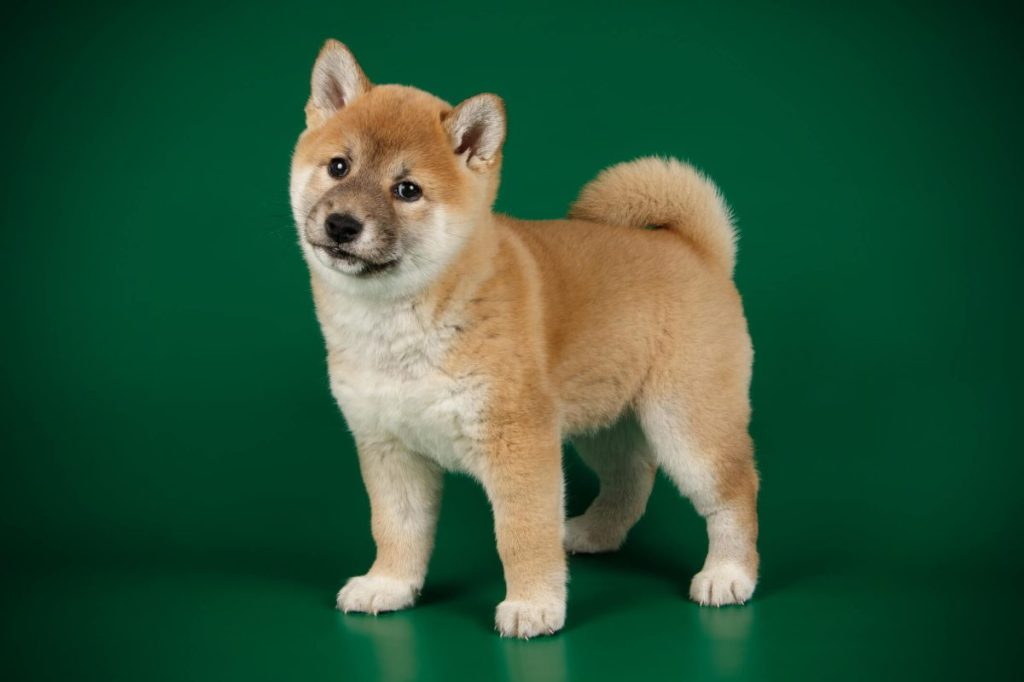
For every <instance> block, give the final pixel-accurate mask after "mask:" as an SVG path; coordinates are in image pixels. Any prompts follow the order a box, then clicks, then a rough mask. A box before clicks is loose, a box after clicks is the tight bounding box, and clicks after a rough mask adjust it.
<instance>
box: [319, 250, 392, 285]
mask: <svg viewBox="0 0 1024 682" xmlns="http://www.w3.org/2000/svg"><path fill="white" fill-rule="evenodd" d="M310 245H311V246H312V247H313V248H314V249H316V251H317V252H318V253H320V254H323V255H325V256H327V257H328V258H329V259H330V261H332V262H334V263H340V264H344V265H346V266H348V267H346V268H345V269H344V272H345V273H346V274H349V275H355V276H357V277H368V276H371V275H376V274H379V273H382V272H387V271H388V270H390V269H392V268H394V267H395V266H396V265H398V262H399V260H400V259H398V258H394V259H392V260H386V261H374V260H369V259H367V258H363V257H362V256H357V255H356V254H354V253H352V252H351V251H346V250H345V249H343V248H341V247H340V246H338V245H335V244H331V245H328V244H314V243H312V242H310ZM352 268H356V269H354V270H353V269H352Z"/></svg>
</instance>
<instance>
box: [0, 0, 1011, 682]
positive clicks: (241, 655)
mask: <svg viewBox="0 0 1024 682" xmlns="http://www.w3.org/2000/svg"><path fill="white" fill-rule="evenodd" d="M5 12H6V14H5V15H4V20H3V21H2V22H0V31H2V32H3V35H2V37H3V40H0V57H2V58H0V83H2V84H3V92H4V101H3V105H2V106H0V122H2V124H3V125H2V127H0V129H2V130H3V131H4V132H5V137H6V138H7V139H5V144H4V147H3V148H4V158H3V163H2V164H0V193H2V197H0V199H2V200H0V680H3V681H4V682H7V681H8V680H11V681H20V680H60V681H62V682H64V681H67V680H75V681H79V680H81V681H86V680H97V681H102V682H116V681H118V680H141V681H146V682H150V681H153V680H188V681H202V680H242V681H251V680H282V681H289V682H291V681H298V682H316V681H318V680H332V681H337V680H357V681H358V680H373V679H381V680H389V679H394V680H409V679H424V680H427V679H434V680H443V681H445V682H448V681H453V682H454V681H458V680H466V681H473V682H476V681H479V680H491V679H508V680H524V681H533V680H585V681H586V682H597V681H600V680H634V679H637V680H647V679H658V680H667V679H678V680H710V679H752V680H782V681H785V682H790V681H796V680H841V679H851V680H906V679H921V680H939V679H950V680H984V681H987V680H995V679H1019V678H1020V677H1021V674H1020V670H1021V668H1022V664H1024V660H1022V654H1021V651H1022V649H1024V646H1022V643H1024V626H1022V625H1021V622H1022V619H1024V591H1022V590H1021V589H1020V580H1021V578H1022V577H1024V532H1022V531H1024V525H1022V519H1024V496H1022V495H1021V488H1020V485H1021V481H1022V480H1024V458H1022V457H1021V438H1020V423H1021V415H1022V414H1024V405H1022V400H1021V395H1022V394H1021V389H1020V387H1021V386H1022V385H1024V354H1022V353H1021V352H1020V349H1021V346H1022V342H1021V339H1022V338H1024V314H1022V311H1024V307H1022V306H1021V292H1024V269H1022V268H1021V254H1022V253H1024V221H1022V219H1021V215H1022V212H1021V196H1022V194H1021V187H1024V164H1022V163H1021V158H1022V157H1024V126H1022V125H1021V120H1022V117H1021V112H1022V111H1024V47H1022V46H1024V41H1022V40H1021V37H1020V33H1021V31H1020V27H1021V26H1022V25H1024V24H1022V12H1021V9H1020V8H1019V7H1018V6H1015V5H1010V4H1006V3H1003V4H1000V3H995V2H992V3H988V2H975V3H947V2H939V1H933V2H917V1H916V0H908V1H905V2H885V3H864V2H854V1H853V0H838V1H837V2H830V3H820V2H811V1H810V0H781V1H780V2H773V3H770V4H769V3H729V2H675V1H672V2H669V1H667V0H666V1H664V2H662V1H659V0H649V1H648V0H643V1H638V2H630V3H620V2H612V1H611V0H590V1H589V2H586V3H583V2H541V3H529V2H521V3H502V4H501V5H500V6H499V5H497V4H495V3H480V2H479V1H478V0H450V1H449V2H437V3H410V4H407V5H401V6H399V5H398V4H392V3H382V2H369V1H365V2H359V3H354V2H344V1H343V0H292V1H290V2H287V3H282V2H271V1H269V0H267V1H263V0H253V1H252V2H247V3H244V4H242V3H238V4H236V6H231V5H230V4H217V3H209V2H207V1H200V0H178V1H177V2H174V3H166V2H153V3H132V2H119V1H118V0H97V2H92V3H71V2H61V1H59V0H55V1H54V2H34V3H21V4H18V5H17V6H12V7H10V8H7V9H5ZM328 37H335V38H338V39H341V40H342V41H344V42H346V43H347V44H348V45H349V46H350V47H351V48H352V50H353V52H354V53H355V55H356V57H357V58H358V59H359V60H360V62H361V64H362V66H363V68H364V69H365V71H366V73H367V75H368V77H369V78H370V79H372V80H374V81H376V82H401V83H410V84H414V85H418V86H420V87H422V88H425V89H428V90H430V91H432V92H435V93H437V94H438V95H439V96H441V97H443V98H445V99H447V100H449V101H458V100H461V99H463V98H466V97H469V96H471V95H473V94H476V93H479V92H495V93H498V94H500V95H501V96H502V97H503V98H504V99H505V102H506V106H507V111H508V117H509V134H508V141H507V144H506V146H505V149H504V159H505V160H504V166H503V171H502V187H501V190H500V194H499V198H498V201H497V208H498V209H499V210H501V211H505V212H508V213H511V214H514V215H517V216H520V217H525V218H542V217H557V216H561V215H564V214H565V211H566V209H567V207H568V206H569V205H570V203H571V202H572V200H573V199H574V197H575V195H576V192H577V191H578V189H579V188H580V187H581V186H582V185H583V183H585V182H586V181H587V180H589V179H590V178H592V177H593V176H594V175H595V174H596V173H597V172H598V171H599V170H600V169H601V168H603V167H605V166H607V165H610V164H613V163H616V162H619V161H623V160H626V159H630V158H634V157H637V156H641V155H649V154H660V155H674V156H678V157H680V158H684V159H689V160H691V161H693V162H694V163H695V164H696V165H698V166H699V167H701V168H702V169H704V170H706V171H707V172H708V173H709V174H710V175H711V176H712V177H713V178H714V179H715V180H716V181H718V183H719V184H720V185H721V187H722V188H723V191H724V193H725V196H726V198H727V199H728V201H729V203H730V205H731V206H732V208H733V209H734V211H735V215H736V217H737V220H738V227H739V231H740V235H741V237H740V243H739V263H738V266H737V270H736V279H737V284H738V286H739V289H740V291H741V292H742V294H743V297H744V306H745V309H746V312H747V316H748V319H749V322H750V328H751V333H752V336H753V339H754V346H755V349H756V360H755V368H754V384H753V387H752V402H753V406H754V423H753V425H752V433H753V436H754V439H755V442H756V444H757V458H758V467H759V470H760V472H761V474H762V483H763V485H762V492H761V497H760V500H759V507H760V514H761V538H760V547H761V552H762V566H761V568H762V576H761V582H760V586H759V588H758V591H757V593H756V595H755V598H754V600H753V601H752V602H751V603H750V604H749V605H748V606H746V607H743V608H725V609H722V610H710V609H701V608H699V607H697V606H695V605H693V604H691V603H689V602H688V601H687V600H686V599H685V595H686V592H687V587H688V582H689V579H690V577H691V576H692V575H693V573H694V572H695V571H696V570H698V568H699V567H700V564H701V562H702V560H703V558H704V557H703V555H704V551H705V544H706V540H705V537H704V530H703V528H702V525H701V523H700V520H699V519H698V518H697V517H696V514H695V513H694V511H693V510H692V508H691V507H690V506H689V504H688V503H687V502H686V501H685V500H682V499H681V498H680V497H679V496H678V494H677V493H676V492H675V491H674V490H673V489H672V488H671V486H669V485H667V484H666V483H665V481H663V480H662V481H659V483H658V485H657V487H656V490H655V493H654V496H653V498H652V501H651V504H650V507H649V509H648V514H647V515H646V516H645V518H644V519H643V520H642V521H641V522H640V524H639V525H638V527H637V528H636V529H635V531H634V533H633V534H632V535H631V536H630V539H629V541H628V543H627V545H626V547H625V548H624V550H623V551H622V552H621V553H620V554H618V555H614V556H604V557H574V558H573V559H572V561H571V564H572V566H571V568H572V582H571V585H570V601H569V610H568V622H567V626H566V629H565V631H564V632H563V633H561V634H559V635H557V636H555V637H553V638H550V639H542V640H537V641H532V642H528V643H524V642H510V641H503V640H501V639H500V638H498V637H497V635H495V634H494V633H493V631H492V619H493V609H494V607H495V605H496V604H497V603H498V602H499V601H500V600H501V598H502V596H503V595H502V590H503V587H502V582H501V566H500V564H499V562H498V559H497V554H496V551H495V547H494V536H493V530H492V524H491V515H490V510H489V508H488V506H487V503H486V499H485V497H484V495H483V493H482V492H481V491H480V490H479V488H478V487H477V486H475V485H474V484H472V483H471V482H470V481H468V480H466V479H461V478H452V479H451V480H450V481H448V483H447V492H446V497H445V500H444V505H443V511H442V517H441V522H440V530H439V538H438V546H437V552H436V553H435V556H434V560H433V563H432V565H431V571H430V575H429V576H428V580H427V584H426V587H425V590H424V594H423V599H422V603H421V604H420V605H419V606H418V607H417V608H415V609H414V610H412V611H409V612H407V613H402V614H396V615H388V616H382V617H380V618H377V619H374V618H370V617H362V616H356V615H353V616H344V615H341V614H339V613H338V612H336V611H335V610H333V598H334V594H335V593H336V592H337V590H338V588H339V587H340V586H341V584H343V582H344V580H345V579H346V578H347V577H349V576H351V575H354V574H358V573H361V572H363V571H365V570H366V568H367V566H368V565H369V563H370V561H371V560H372V557H373V547H372V543H371V541H370V533H369V519H368V516H369V514H368V505H367V501H366V495H365V492H364V490H363V486H362V484H361V482H360V479H359V471H358V467H357V464H356V458H355V453H354V452H353V445H352V441H351V438H350V436H349V435H348V432H347V431H346V429H345V425H344V423H343V421H342V419H341V417H340V416H339V414H338V410H337V408H336V407H335V405H334V404H333V401H332V399H331V396H330V393H329V391H328V389H327V381H326V373H325V366H324V348H323V342H322V339H321V336H320V331H319V329H318V327H317V324H316V321H315V319H314V315H313V306H312V302H311V300H310V292H309V281H308V273H307V271H306V268H305V265H304V264H303V262H302V259H301V257H300V253H299V249H298V247H297V245H296V233H295V229H294V226H293V224H292V218H291V216H290V211H289V206H288V198H287V186H288V177H287V175H288V164H289V155H290V153H291V150H292V148H293V145H294V141H295V137H296V135H297V134H298V132H299V129H300V127H301V126H302V122H303V113H302V109H303V105H304V103H305V100H306V98H307V96H308V90H309V70H310V68H311V66H312V62H313V59H314V56H315V54H316V52H317V50H318V48H319V46H320V45H321V44H322V42H323V41H324V39H326V38H328ZM614 322H615V321H614V320H609V324H614ZM567 462H568V465H567V471H568V475H569V480H570V486H569V501H568V503H569V507H570V510H571V511H573V512H578V511H579V510H581V509H582V508H583V507H584V506H585V505H586V503H587V501H588V500H589V498H590V496H592V495H593V494H594V487H593V486H594V481H593V479H592V477H590V475H589V474H588V473H587V472H586V471H584V470H582V469H581V467H579V466H578V464H577V462H576V460H575V459H574V456H573V455H570V456H569V457H568V458H567Z"/></svg>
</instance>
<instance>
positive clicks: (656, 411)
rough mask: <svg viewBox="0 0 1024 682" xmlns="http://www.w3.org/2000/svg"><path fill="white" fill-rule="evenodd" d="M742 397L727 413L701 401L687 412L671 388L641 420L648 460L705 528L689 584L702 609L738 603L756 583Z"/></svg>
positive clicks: (751, 477)
mask: <svg viewBox="0 0 1024 682" xmlns="http://www.w3.org/2000/svg"><path fill="white" fill-rule="evenodd" d="M745 400H746V398H745V396H744V397H743V399H742V401H743V402H742V404H738V403H736V402H735V401H734V402H733V404H734V405H736V409H733V410H729V409H725V407H724V406H723V405H722V404H721V403H719V404H718V405H716V404H715V400H714V399H707V398H706V397H705V399H704V400H703V401H702V403H701V408H702V409H701V410H700V411H699V412H691V413H690V414H687V411H686V410H684V409H681V408H679V407H678V406H679V405H682V404H685V401H684V400H683V396H682V395H680V392H678V391H672V392H667V393H663V394H662V396H661V399H660V400H658V401H650V402H649V403H648V404H647V405H646V406H645V408H644V410H643V412H642V415H641V421H642V424H643V429H644V433H645V434H646V435H647V438H648V441H649V442H650V445H651V448H652V451H653V453H654V457H655V460H656V461H657V462H658V464H659V465H660V466H661V467H662V469H663V470H664V471H665V473H666V474H667V475H668V476H669V478H671V479H672V481H673V482H674V483H675V484H676V486H677V487H678V488H679V490H680V492H682V493H683V494H684V495H686V496H687V497H688V498H690V500H691V501H692V502H693V505H694V507H696V509H697V511H698V512H699V513H700V514H701V515H702V516H703V517H704V519H705V521H706V523H707V531H708V555H707V559H706V560H705V561H704V567H703V568H702V569H701V571H700V572H699V573H698V574H697V575H696V576H694V578H693V581H692V582H691V584H690V598H691V599H692V600H694V601H696V602H698V603H700V604H702V605H712V606H722V605H724V604H742V603H743V602H745V601H747V600H748V599H750V597H751V596H752V595H753V593H754V586H755V585H756V583H757V568H758V554H757V487H758V480H757V471H756V470H755V468H754V458H753V443H752V441H751V439H750V436H749V435H748V434H747V417H748V414H749V409H748V408H747V407H746V403H745Z"/></svg>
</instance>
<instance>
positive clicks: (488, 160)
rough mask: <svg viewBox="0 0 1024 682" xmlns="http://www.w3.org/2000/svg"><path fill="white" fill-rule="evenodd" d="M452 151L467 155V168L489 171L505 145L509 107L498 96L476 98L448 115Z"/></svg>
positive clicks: (446, 127) (445, 124) (447, 124)
mask: <svg viewBox="0 0 1024 682" xmlns="http://www.w3.org/2000/svg"><path fill="white" fill-rule="evenodd" d="M442 123H443V124H444V128H445V130H447V131H448V137H449V138H450V139H451V142H452V148H453V149H454V150H455V153H456V154H457V155H459V156H462V155H463V154H465V155H466V165H467V166H469V167H470V168H471V169H473V170H475V171H483V170H488V169H489V168H491V167H492V166H493V164H494V163H495V162H496V161H497V160H498V157H499V155H500V153H501V145H502V144H503V143H504V142H505V103H504V102H502V101H501V98H500V97H498V96H497V95H476V96H475V97H470V98H469V99H467V100H466V101H464V102H462V103H461V104H459V106H457V107H455V108H454V109H452V110H451V111H449V112H447V113H446V114H445V115H444V117H443V119H442Z"/></svg>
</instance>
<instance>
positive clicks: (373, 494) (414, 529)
mask: <svg viewBox="0 0 1024 682" xmlns="http://www.w3.org/2000/svg"><path fill="white" fill-rule="evenodd" d="M356 440H357V445H358V447H359V468H360V470H361V471H362V475H363V482H364V483H365V484H366V492H367V493H368V494H369V497H370V515H371V527H372V530H373V540H374V542H375V543H376V545H377V559H376V561H374V562H373V566H372V567H371V568H370V570H369V571H368V572H367V574H366V575H362V576H358V577H355V578H351V579H350V580H349V581H348V582H347V583H345V586H344V587H343V588H342V589H341V592H339V593H338V608H339V609H341V610H342V611H344V612H346V613H347V612H349V611H361V612H364V613H373V614H376V613H379V612H381V611H397V610H399V609H404V608H408V607H409V606H412V604H413V602H414V601H416V596H417V595H418V594H419V591H420V589H421V588H422V587H423V579H424V578H425V577H426V573H427V563H428V562H429V560H430V553H431V551H432V550H433V548H434V531H435V529H436V527H437V515H438V511H439V508H440V503H441V481H442V475H441V471H440V470H439V469H438V468H437V466H436V465H435V464H434V463H433V462H430V461H429V460H427V459H426V458H425V457H422V456H421V455H417V454H416V453H413V452H410V451H409V450H407V449H406V448H404V447H402V446H401V445H400V444H398V443H395V442H394V441H392V440H381V439H372V438H358V437H357V439H356Z"/></svg>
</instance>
